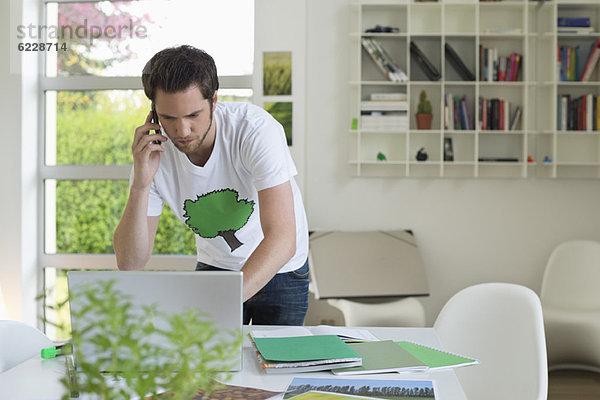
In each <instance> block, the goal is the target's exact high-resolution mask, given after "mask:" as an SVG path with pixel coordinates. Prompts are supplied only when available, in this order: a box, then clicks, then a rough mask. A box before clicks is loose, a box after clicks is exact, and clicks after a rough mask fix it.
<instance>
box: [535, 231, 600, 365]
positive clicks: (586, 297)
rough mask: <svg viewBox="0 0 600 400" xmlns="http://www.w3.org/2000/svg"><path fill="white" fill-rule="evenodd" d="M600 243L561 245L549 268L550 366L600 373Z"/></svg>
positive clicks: (545, 297)
mask: <svg viewBox="0 0 600 400" xmlns="http://www.w3.org/2000/svg"><path fill="white" fill-rule="evenodd" d="M599 282H600V242H595V241H591V240H573V241H569V242H565V243H562V244H560V245H558V246H557V247H556V248H555V249H554V251H553V252H552V254H551V255H550V258H549V259H548V263H547V265H546V270H545V271H544V277H543V280H542V291H541V295H540V298H541V301H542V308H543V310H544V322H545V327H546V343H547V345H548V365H549V369H550V370H555V369H563V368H569V369H573V368H574V369H585V370H592V371H596V372H600V290H599V288H598V285H599Z"/></svg>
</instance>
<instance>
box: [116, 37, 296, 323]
mask: <svg viewBox="0 0 600 400" xmlns="http://www.w3.org/2000/svg"><path fill="white" fill-rule="evenodd" d="M142 83H143V85H144V91H145V93H146V96H147V97H148V98H149V99H150V100H151V101H152V103H153V106H154V107H155V110H156V114H157V116H158V122H159V124H160V125H159V124H157V123H153V122H152V112H151V113H150V114H148V116H147V118H146V122H145V123H144V124H143V125H142V126H139V127H138V128H137V129H136V130H135V134H134V138H133V144H132V147H131V148H132V153H133V164H134V167H133V173H132V178H131V185H130V192H129V199H128V201H127V205H126V207H125V211H124V213H123V216H122V218H121V221H120V223H119V226H118V227H117V229H116V230H115V234H114V238H113V243H114V248H115V253H116V256H117V264H118V266H119V269H122V270H129V269H142V268H144V266H145V265H146V263H147V262H148V260H149V258H150V256H151V254H152V248H153V246H154V237H155V235H156V229H157V227H158V221H159V218H160V213H161V210H162V207H163V204H164V202H166V203H167V204H168V205H169V207H170V208H171V210H172V211H173V212H174V214H175V215H176V216H177V217H178V218H179V219H180V220H181V221H182V222H184V223H185V224H186V225H187V226H188V227H189V228H190V229H192V231H194V233H195V234H196V248H197V258H198V264H197V267H196V269H197V270H206V269H226V270H240V269H241V270H242V271H243V272H244V285H243V286H244V289H243V298H244V323H246V324H247V323H249V322H250V320H252V323H253V324H278V325H302V323H303V321H304V316H305V314H306V309H307V307H308V262H307V255H308V229H307V222H306V215H305V212H304V206H303V204H302V198H301V195H300V191H299V189H298V186H297V184H296V182H295V180H294V175H295V174H296V173H297V172H296V168H295V166H294V163H293V161H292V159H291V156H290V153H289V149H288V147H287V145H286V141H285V135H284V133H283V129H282V127H281V125H280V124H279V123H277V122H276V121H275V120H274V119H273V118H272V117H271V116H270V115H269V114H268V113H266V112H265V111H264V110H262V109H261V108H259V107H256V106H253V105H251V104H245V103H220V102H217V89H218V87H219V83H218V79H217V71H216V66H215V63H214V61H213V59H212V57H211V56H210V55H208V54H207V53H205V52H204V51H202V50H199V49H196V48H194V47H191V46H181V47H177V48H168V49H165V50H162V51H160V52H158V53H157V54H156V55H155V56H154V57H152V59H151V60H150V61H149V62H148V63H147V64H146V66H145V67H144V71H143V74H142ZM161 126H162V131H163V132H164V134H165V135H166V136H163V135H161V134H156V133H154V134H152V133H151V131H154V130H159V129H160V128H161Z"/></svg>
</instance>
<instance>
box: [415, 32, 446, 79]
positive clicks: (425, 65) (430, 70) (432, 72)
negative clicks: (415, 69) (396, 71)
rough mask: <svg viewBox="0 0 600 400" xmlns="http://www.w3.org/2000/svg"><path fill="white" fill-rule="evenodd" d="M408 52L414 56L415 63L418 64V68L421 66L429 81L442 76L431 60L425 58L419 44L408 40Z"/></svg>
mask: <svg viewBox="0 0 600 400" xmlns="http://www.w3.org/2000/svg"><path fill="white" fill-rule="evenodd" d="M410 53H411V54H412V56H413V57H414V59H415V61H416V62H417V65H418V66H419V68H421V70H422V71H423V72H425V75H427V78H428V79H429V80H430V81H438V80H440V78H441V77H442V75H441V74H440V72H439V71H438V70H437V68H436V67H435V66H434V65H433V64H432V63H431V61H429V59H428V58H427V56H425V53H423V52H422V51H421V49H420V48H419V46H417V44H416V43H415V42H413V41H411V42H410Z"/></svg>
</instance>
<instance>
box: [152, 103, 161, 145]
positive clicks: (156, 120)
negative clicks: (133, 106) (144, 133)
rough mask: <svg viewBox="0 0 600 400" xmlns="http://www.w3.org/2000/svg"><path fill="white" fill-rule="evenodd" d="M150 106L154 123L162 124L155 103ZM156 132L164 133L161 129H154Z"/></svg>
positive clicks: (157, 142) (158, 141) (158, 142)
mask: <svg viewBox="0 0 600 400" xmlns="http://www.w3.org/2000/svg"><path fill="white" fill-rule="evenodd" d="M150 107H151V109H152V123H153V124H159V125H160V122H158V114H157V113H156V106H155V105H154V103H152V105H151V106H150ZM154 133H156V134H159V135H161V134H162V132H161V131H160V129H156V130H154ZM154 143H156V144H161V143H162V142H161V141H160V140H157V141H155V142H154Z"/></svg>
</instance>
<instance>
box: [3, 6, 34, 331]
mask: <svg viewBox="0 0 600 400" xmlns="http://www.w3.org/2000/svg"><path fill="white" fill-rule="evenodd" d="M37 15H38V8H37V1H36V0H24V1H18V0H11V1H3V2H0V22H1V23H2V29H3V35H2V38H3V40H2V41H1V42H0V49H1V50H2V53H1V54H3V56H4V61H3V62H2V63H0V89H1V93H2V96H0V121H2V128H1V129H0V143H1V148H0V151H1V154H2V156H1V157H0V182H2V196H0V199H1V200H0V201H1V203H0V289H1V290H0V292H1V295H2V299H0V301H4V302H5V305H6V308H7V311H8V318H10V319H15V320H22V321H25V322H27V323H29V324H31V325H34V324H35V323H36V304H35V302H34V298H35V296H36V294H37V290H38V289H37V288H38V280H37V278H38V276H37V274H36V254H37V247H36V238H37V234H36V219H37V197H36V196H37V194H36V193H37V190H36V187H37V178H36V173H37V166H36V156H35V151H36V150H37V115H38V109H37V103H36V96H37V80H36V71H37V62H36V59H35V55H29V56H28V57H31V58H28V59H26V60H22V59H21V54H20V53H19V52H18V51H17V46H16V34H17V31H16V26H17V25H18V24H20V23H22V21H25V20H26V21H27V23H34V24H35V23H37Z"/></svg>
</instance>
